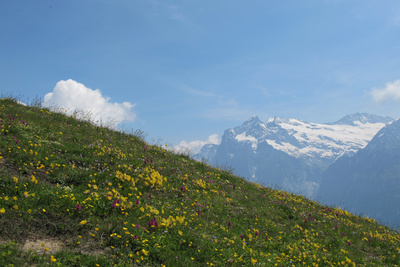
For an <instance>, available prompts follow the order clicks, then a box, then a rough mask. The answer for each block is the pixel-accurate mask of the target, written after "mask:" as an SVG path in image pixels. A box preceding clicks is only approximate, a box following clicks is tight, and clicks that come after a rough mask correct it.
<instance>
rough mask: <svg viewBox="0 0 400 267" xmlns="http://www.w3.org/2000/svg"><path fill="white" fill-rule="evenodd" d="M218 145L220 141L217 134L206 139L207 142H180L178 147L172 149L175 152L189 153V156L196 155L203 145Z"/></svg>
mask: <svg viewBox="0 0 400 267" xmlns="http://www.w3.org/2000/svg"><path fill="white" fill-rule="evenodd" d="M220 143H221V141H220V140H219V138H218V134H213V135H210V136H209V137H208V139H207V141H201V140H197V141H191V142H186V141H181V142H180V143H179V145H177V146H175V147H174V148H173V150H175V151H177V152H181V151H189V152H190V153H191V154H197V153H199V152H200V150H201V148H202V147H203V146H205V145H208V144H213V145H219V144H220Z"/></svg>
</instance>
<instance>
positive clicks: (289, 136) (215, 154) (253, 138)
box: [194, 113, 392, 196]
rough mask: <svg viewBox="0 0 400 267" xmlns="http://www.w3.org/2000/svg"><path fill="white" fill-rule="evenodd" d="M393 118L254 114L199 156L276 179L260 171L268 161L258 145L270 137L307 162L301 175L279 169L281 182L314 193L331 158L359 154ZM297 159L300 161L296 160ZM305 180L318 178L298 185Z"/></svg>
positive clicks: (270, 141) (278, 146)
mask: <svg viewBox="0 0 400 267" xmlns="http://www.w3.org/2000/svg"><path fill="white" fill-rule="evenodd" d="M390 120H392V119H391V118H390V117H383V116H377V115H372V114H367V113H354V114H350V115H347V116H345V117H343V118H341V119H340V120H338V121H337V122H336V123H325V124H323V123H309V122H306V121H302V120H298V119H294V118H289V119H285V118H279V117H275V116H274V117H270V118H269V119H268V120H267V121H266V122H262V121H261V120H260V119H259V118H258V117H257V116H252V117H251V118H249V119H248V120H246V121H245V122H244V123H243V124H242V125H240V126H236V127H234V128H233V129H227V130H225V131H224V134H223V136H222V140H221V144H219V145H208V146H205V147H203V148H202V149H201V150H200V152H199V153H198V154H196V155H194V158H195V159H198V160H200V159H208V162H210V163H211V164H213V165H227V166H231V167H233V168H234V169H236V174H238V175H240V176H243V177H247V178H249V179H250V180H254V181H260V178H259V177H260V176H261V177H264V178H262V179H261V180H262V182H265V183H269V182H271V181H274V182H276V181H277V179H275V178H265V177H268V175H267V174H266V173H263V172H260V171H257V169H260V168H262V164H265V160H263V159H262V153H261V150H260V149H259V148H258V147H259V145H260V144H263V143H267V144H268V146H265V145H263V147H268V148H269V149H268V150H271V149H275V150H277V151H281V152H283V153H285V154H286V155H288V156H289V157H285V159H283V158H281V160H282V161H283V162H288V160H289V159H290V162H292V165H293V166H295V165H296V166H297V165H298V164H300V165H301V166H304V167H303V168H302V169H301V171H300V173H302V174H301V175H300V176H301V177H298V178H295V177H294V176H293V175H291V174H290V173H292V172H291V171H289V170H287V171H288V172H287V173H285V171H284V170H281V171H279V173H280V174H281V175H283V177H281V178H282V179H281V180H282V181H281V182H279V180H278V183H277V184H278V185H279V186H282V187H284V188H286V187H287V186H288V185H289V188H286V189H289V190H294V191H295V192H296V193H300V194H304V195H307V196H312V195H313V194H314V193H315V192H316V190H317V188H318V183H319V178H320V177H319V175H320V174H321V173H322V172H323V171H324V170H325V169H326V168H327V167H328V166H329V165H330V164H332V163H333V162H334V161H335V160H337V159H338V158H340V157H342V156H344V155H348V156H349V155H353V154H354V153H356V152H357V151H358V150H359V149H361V148H363V147H365V146H366V145H367V144H368V142H369V141H370V140H371V139H372V138H373V136H374V135H375V134H376V133H377V132H378V131H379V129H381V128H382V127H383V126H384V125H385V124H386V123H387V122H389V121H390ZM282 157H283V156H282ZM239 158H240V159H239ZM296 161H299V163H296V164H295V163H294V162H296ZM278 165H280V166H282V164H278ZM277 168H279V167H277ZM282 171H283V172H282ZM289 177H291V178H289ZM304 177H306V178H304ZM296 180H298V181H296ZM300 180H301V181H303V183H306V184H307V183H311V184H313V186H312V187H313V188H314V189H312V190H310V189H307V190H305V189H304V190H300V191H299V190H298V189H296V188H298V187H299V181H300ZM283 181H286V182H283ZM288 181H291V182H288ZM290 184H292V186H290ZM285 186H286V187H285ZM307 188H309V186H307Z"/></svg>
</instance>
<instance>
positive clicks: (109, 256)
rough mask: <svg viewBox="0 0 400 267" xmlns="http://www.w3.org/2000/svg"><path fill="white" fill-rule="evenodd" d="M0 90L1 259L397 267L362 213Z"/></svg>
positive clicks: (11, 262) (383, 238)
mask: <svg viewBox="0 0 400 267" xmlns="http://www.w3.org/2000/svg"><path fill="white" fill-rule="evenodd" d="M38 103H39V101H37V103H34V102H33V103H31V104H29V105H23V104H21V103H20V102H19V101H17V99H16V98H14V97H7V98H2V99H1V100H0V127H1V132H0V153H1V154H0V166H1V169H0V265H1V266H252V265H254V266H399V264H400V234H399V232H398V231H396V230H394V229H391V228H389V227H387V226H383V225H381V224H378V223H377V222H376V221H374V220H373V219H370V218H367V217H361V216H357V215H355V214H351V213H349V212H347V211H345V210H342V209H340V208H337V207H331V206H324V205H321V204H319V203H318V202H316V201H310V200H308V199H307V198H305V197H303V196H300V195H296V194H293V193H288V192H284V191H280V190H276V189H272V188H269V187H265V186H262V185H260V184H257V183H253V182H249V181H247V180H245V179H242V178H240V177H237V176H234V175H233V174H232V172H231V171H229V170H224V169H218V168H213V167H211V166H209V165H207V164H206V163H204V162H201V161H195V160H192V159H190V158H189V157H188V156H187V155H185V154H179V153H173V152H170V151H169V150H168V149H167V147H166V146H165V145H162V144H157V145H154V144H149V143H146V142H145V141H144V138H143V135H142V134H141V132H140V131H136V132H132V133H128V132H123V131H116V130H113V129H111V128H108V127H102V126H97V125H95V124H94V123H92V122H90V121H87V120H84V119H81V118H80V117H79V116H78V115H79V114H75V115H72V116H67V115H64V114H63V113H61V112H59V113H57V112H51V111H50V110H49V109H46V108H43V107H41V106H40V104H38Z"/></svg>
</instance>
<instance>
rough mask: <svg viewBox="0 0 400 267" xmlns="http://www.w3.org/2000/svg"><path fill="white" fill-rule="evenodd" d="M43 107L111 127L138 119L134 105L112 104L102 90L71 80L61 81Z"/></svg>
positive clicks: (45, 98) (46, 98)
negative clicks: (80, 115) (133, 109)
mask: <svg viewBox="0 0 400 267" xmlns="http://www.w3.org/2000/svg"><path fill="white" fill-rule="evenodd" d="M42 105H43V106H44V107H49V108H51V109H52V110H59V111H62V112H64V113H66V114H68V115H70V114H74V113H75V114H77V113H78V114H82V113H83V114H84V115H85V116H86V119H89V120H90V121H92V122H94V123H96V124H98V125H100V124H102V125H105V126H111V127H116V126H117V125H118V124H120V123H121V122H122V121H134V119H135V117H136V114H135V113H134V112H132V111H131V109H132V108H133V107H134V104H131V103H130V102H123V103H112V102H110V98H108V97H104V96H103V95H102V94H101V91H100V90H98V89H96V90H92V89H90V88H87V87H86V86H85V85H83V84H82V83H78V82H76V81H74V80H71V79H69V80H66V81H64V80H61V81H59V82H58V83H57V84H56V86H55V87H54V89H53V92H51V93H48V94H46V95H45V97H44V101H43V103H42ZM81 118H82V117H81Z"/></svg>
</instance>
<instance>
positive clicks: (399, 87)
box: [371, 80, 400, 104]
mask: <svg viewBox="0 0 400 267" xmlns="http://www.w3.org/2000/svg"><path fill="white" fill-rule="evenodd" d="M371 95H372V98H373V100H374V101H375V102H377V103H379V104H381V103H384V102H387V101H400V80H397V81H394V82H388V83H387V84H386V86H385V87H383V88H378V87H376V88H372V91H371Z"/></svg>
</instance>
